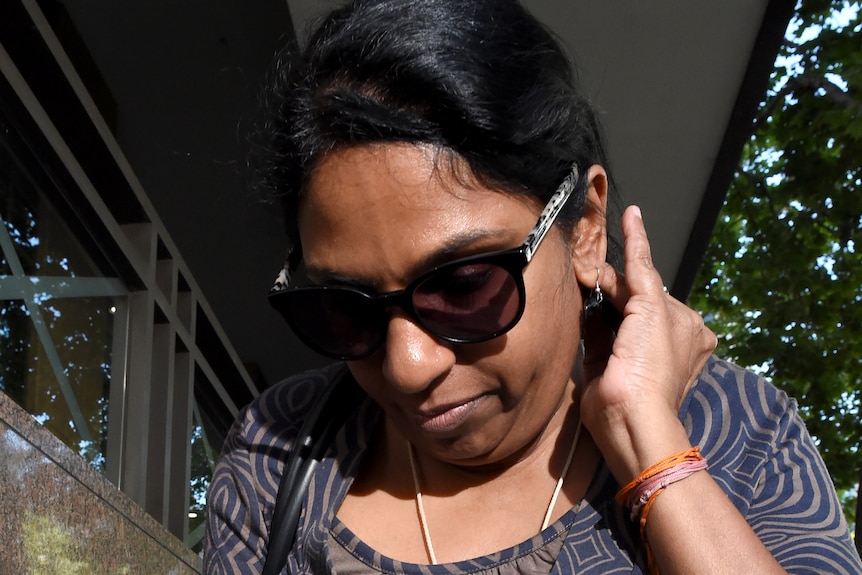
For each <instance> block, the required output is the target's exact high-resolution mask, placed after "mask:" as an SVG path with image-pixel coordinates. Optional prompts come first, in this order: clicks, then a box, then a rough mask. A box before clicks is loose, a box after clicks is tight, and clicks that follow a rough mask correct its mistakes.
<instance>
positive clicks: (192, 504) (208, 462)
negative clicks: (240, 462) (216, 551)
mask: <svg viewBox="0 0 862 575" xmlns="http://www.w3.org/2000/svg"><path fill="white" fill-rule="evenodd" d="M194 419H195V424H194V427H193V428H192V468H191V471H192V473H191V485H190V488H191V489H190V491H189V535H188V540H187V543H188V545H189V547H191V548H192V550H194V551H200V550H201V549H202V547H203V535H204V529H205V527H206V526H205V525H204V515H205V512H206V499H207V489H209V485H210V477H211V476H212V473H213V468H214V467H215V458H216V456H217V452H214V451H213V446H212V445H211V444H210V442H209V441H208V440H207V437H206V433H205V432H204V427H203V426H202V425H201V423H200V421H199V418H198V410H197V409H195V418H194Z"/></svg>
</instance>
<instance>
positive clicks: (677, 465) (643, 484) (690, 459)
mask: <svg viewBox="0 0 862 575" xmlns="http://www.w3.org/2000/svg"><path fill="white" fill-rule="evenodd" d="M706 468H707V464H706V461H705V460H704V459H703V456H702V455H701V454H700V448H699V447H697V446H695V447H691V448H689V449H686V450H684V451H679V452H677V453H672V454H671V455H668V456H667V457H665V458H663V459H661V460H660V461H658V462H657V463H654V464H653V465H650V466H649V467H647V468H646V469H644V470H643V471H642V472H641V473H640V475H638V476H637V477H635V478H634V479H633V480H631V481H630V482H629V483H628V484H627V485H626V486H625V487H623V488H622V489H620V490H619V491H618V492H617V494H616V497H615V498H614V499H615V500H616V502H617V503H619V504H620V505H625V506H626V507H628V508H630V509H631V510H632V521H634V520H636V519H637V518H638V514H639V515H640V533H641V540H643V542H644V546H645V547H646V552H647V562H648V564H649V570H650V572H651V573H654V574H657V573H658V567H657V566H656V564H655V559H654V557H653V554H652V549H651V548H650V544H649V541H648V540H647V536H646V523H647V516H648V515H649V512H650V510H651V509H652V506H653V503H655V500H656V498H657V497H658V494H659V493H661V492H662V491H664V489H665V487H667V486H668V485H670V484H671V483H674V482H676V481H680V480H682V479H685V478H686V477H688V476H689V475H691V474H692V473H696V472H697V471H700V470H703V469H706Z"/></svg>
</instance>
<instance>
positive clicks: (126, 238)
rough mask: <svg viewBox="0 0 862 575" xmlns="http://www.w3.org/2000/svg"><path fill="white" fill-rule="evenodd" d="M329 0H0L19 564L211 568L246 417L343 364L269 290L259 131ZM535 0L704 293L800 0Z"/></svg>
mask: <svg viewBox="0 0 862 575" xmlns="http://www.w3.org/2000/svg"><path fill="white" fill-rule="evenodd" d="M329 4H331V3H319V2H312V1H310V0H303V1H298V0H293V1H290V2H288V3H285V2H283V1H278V0H258V1H257V2H255V3H254V4H253V5H248V4H240V3H230V2H219V3H204V2H184V3H178V2H172V1H170V0H153V1H149V2H138V3H131V2H116V1H115V0H91V1H88V2H61V1H59V0H0V143H2V146H0V218H2V224H3V225H2V226H0V252H2V259H0V428H2V430H3V432H4V433H3V434H2V435H0V454H2V458H3V461H4V464H3V465H2V466H0V469H2V471H0V500H2V501H4V505H3V507H2V509H3V510H2V513H3V524H4V526H5V527H6V528H5V529H4V530H3V531H4V534H3V542H2V548H3V555H2V557H3V558H2V559H0V571H2V572H4V573H16V572H26V571H27V570H28V569H29V570H31V572H37V571H33V569H35V568H37V567H39V566H41V568H43V570H45V571H46V572H74V571H73V569H79V570H83V571H84V572H106V573H107V572H112V573H113V572H116V571H117V570H120V569H122V568H123V567H131V568H132V570H133V571H135V572H154V573H155V572H169V571H170V572H178V573H187V572H188V573H191V572H198V571H199V570H200V564H199V562H198V559H197V557H196V555H195V551H196V550H197V549H198V548H199V543H200V538H201V527H200V526H201V520H202V517H203V506H204V500H203V494H204V492H205V488H206V483H207V477H208V474H209V472H210V470H211V468H212V463H213V460H214V458H215V457H217V454H218V451H219V449H220V446H221V443H222V439H223V437H224V434H225V433H226V430H227V428H228V426H229V425H230V423H231V421H232V420H233V418H234V416H235V415H236V413H237V411H238V410H239V409H240V408H241V407H242V406H243V405H244V404H245V403H247V402H248V401H250V400H251V399H252V398H253V397H254V396H255V395H256V394H257V393H259V391H260V390H261V389H263V388H264V387H265V386H266V385H267V384H268V383H271V382H274V381H276V380H277V379H278V378H280V377H283V376H284V375H286V374H288V373H289V372H292V371H296V370H297V369H301V368H304V367H308V366H312V365H315V364H319V363H321V360H320V359H319V358H316V357H314V356H312V355H310V354H309V353H308V352H305V351H303V350H302V348H301V347H299V346H298V345H297V344H296V342H295V341H294V340H293V339H292V336H290V335H289V333H288V332H287V329H286V328H285V327H284V326H283V325H282V323H281V320H280V319H279V318H278V317H276V315H275V314H274V313H271V312H270V311H269V309H268V306H267V304H266V301H265V292H266V289H267V288H268V287H269V283H270V280H271V279H272V278H273V277H274V274H275V272H276V271H277V269H278V267H279V266H280V263H281V262H280V260H281V257H282V253H281V252H282V245H281V241H282V235H281V224H280V222H279V220H278V215H277V213H278V210H277V209H275V208H274V207H273V206H272V205H267V204H265V203H263V201H262V198H254V197H250V196H249V195H248V194H247V193H245V192H244V190H246V189H247V188H246V186H245V183H246V182H245V176H244V175H243V169H242V164H243V158H244V148H245V147H246V144H245V142H244V138H243V136H242V135H243V134H244V133H245V131H246V129H247V127H248V126H249V125H250V124H251V123H252V120H253V117H254V113H255V109H256V100H255V98H256V93H257V89H258V86H259V85H260V83H261V81H262V79H263V77H264V75H265V70H266V68H267V65H268V62H269V59H270V57H271V54H272V53H273V52H274V50H275V49H276V47H277V46H278V45H279V44H280V43H282V42H284V41H291V40H292V39H293V38H294V37H295V35H294V30H299V34H298V36H299V41H300V42H301V39H302V31H303V30H304V27H305V24H304V22H306V21H307V20H308V19H309V18H312V17H313V16H314V15H315V13H316V12H317V11H318V10H320V9H321V7H322V6H326V5H329ZM527 4H528V5H529V7H530V8H531V9H532V10H533V11H534V12H535V13H536V14H537V15H538V16H540V17H541V18H544V19H545V20H546V21H548V22H552V23H553V25H554V26H553V27H554V28H555V30H557V31H558V32H559V33H560V34H561V35H562V37H563V38H564V39H565V40H566V41H567V43H568V44H569V45H570V47H571V49H572V51H573V53H574V55H575V58H576V60H577V61H578V63H579V66H580V75H581V79H582V83H583V85H584V86H585V89H587V90H588V93H590V94H591V95H592V96H593V97H594V99H595V100H596V101H597V103H598V105H599V107H600V108H601V109H602V110H603V111H604V112H605V114H606V118H607V122H606V123H607V128H608V134H609V141H610V147H611V154H612V157H613V158H614V161H615V162H616V168H617V179H618V181H619V183H620V184H621V187H622V188H623V189H624V190H626V193H627V195H628V197H629V199H630V200H631V201H635V202H637V203H639V204H641V205H642V206H643V207H644V211H645V215H646V221H647V225H648V226H649V227H650V229H651V230H654V234H653V235H652V239H653V243H654V252H655V253H656V255H657V257H656V259H657V263H658V266H659V268H660V270H661V271H662V272H663V275H664V277H665V278H666V281H667V283H668V284H669V285H670V286H672V288H673V291H674V293H676V294H678V295H681V296H684V294H685V293H687V291H688V288H689V286H690V283H691V278H692V277H693V273H694V268H695V267H696V265H697V262H698V261H699V258H700V254H701V252H702V250H703V247H704V245H705V242H706V241H707V239H708V235H709V231H710V229H711V225H712V221H714V218H715V214H716V213H717V210H718V207H719V206H720V203H721V198H722V197H723V193H724V189H725V188H726V186H727V182H728V181H729V179H730V176H731V173H732V171H733V169H734V167H735V165H736V161H737V158H738V156H739V149H740V147H741V145H742V142H743V141H744V140H745V139H746V137H747V135H748V133H747V131H746V130H747V126H748V123H749V121H750V118H751V117H752V114H753V111H754V107H755V106H756V104H757V102H758V101H759V99H760V94H762V92H763V89H764V88H765V83H766V79H767V76H768V73H769V70H770V69H771V65H772V61H773V59H774V56H775V53H776V51H777V46H778V42H779V41H780V39H781V37H782V34H783V31H784V28H785V27H786V24H787V21H788V19H789V17H790V13H791V10H792V4H790V3H789V2H779V1H777V0H771V1H766V0H761V1H756V2H752V1H750V0H734V1H733V2H725V3H721V4H716V5H693V4H692V3H689V2H684V1H682V0H667V1H665V2H662V3H661V4H660V5H659V6H656V5H655V4H651V5H650V6H649V7H648V8H647V7H646V6H640V5H638V6H637V7H634V6H631V5H629V4H625V5H624V4H623V3H622V2H603V3H601V5H600V6H589V7H582V6H578V5H577V3H570V2H567V1H565V0H548V1H539V0H534V1H530V2H527ZM291 16H293V17H294V20H295V22H296V24H297V25H296V26H294V23H293V20H292V19H291ZM27 414H29V415H27ZM46 550H47V551H49V552H48V553H46V552H45V551H46ZM57 561H60V562H61V563H57ZM172 569H173V571H172Z"/></svg>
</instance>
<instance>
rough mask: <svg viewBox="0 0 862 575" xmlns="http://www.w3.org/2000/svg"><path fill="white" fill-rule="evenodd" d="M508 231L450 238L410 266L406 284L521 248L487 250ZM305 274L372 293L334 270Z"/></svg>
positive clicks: (315, 281)
mask: <svg viewBox="0 0 862 575" xmlns="http://www.w3.org/2000/svg"><path fill="white" fill-rule="evenodd" d="M509 231H510V230H508V229H506V230H491V229H481V230H471V231H470V233H467V234H464V235H458V236H454V237H451V238H448V239H447V240H446V242H444V243H443V245H442V246H441V247H440V248H439V249H437V250H436V251H434V252H432V253H430V254H427V255H426V256H424V257H422V258H421V259H419V260H418V261H417V262H415V263H414V264H413V265H411V266H410V269H409V270H408V271H407V273H406V274H405V276H406V277H408V278H410V279H408V281H407V283H408V284H409V283H410V282H411V281H413V279H414V278H416V277H419V276H420V275H421V274H423V273H425V272H427V271H430V270H432V269H434V268H436V267H438V266H441V265H443V264H446V263H449V262H452V261H455V260H459V259H461V258H466V257H470V256H474V255H478V254H482V253H494V252H497V251H502V250H506V249H511V248H514V247H518V246H520V245H521V244H518V246H511V247H509V248H506V247H497V248H491V249H487V244H486V243H485V240H487V239H489V238H499V237H501V236H504V235H505V234H506V232H509ZM483 248H485V249H483ZM305 272H306V277H308V279H309V280H310V281H311V282H312V283H313V284H314V285H341V286H348V287H355V288H363V289H373V286H372V285H370V284H369V283H368V281H366V280H363V279H361V278H357V277H354V276H350V275H346V274H342V273H340V272H337V271H335V270H331V269H326V268H314V267H309V266H306V268H305ZM405 285H406V284H405Z"/></svg>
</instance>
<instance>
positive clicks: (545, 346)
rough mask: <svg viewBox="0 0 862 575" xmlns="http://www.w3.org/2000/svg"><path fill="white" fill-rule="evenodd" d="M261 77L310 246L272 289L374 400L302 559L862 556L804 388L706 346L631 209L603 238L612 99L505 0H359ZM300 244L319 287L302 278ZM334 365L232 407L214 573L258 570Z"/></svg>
mask: <svg viewBox="0 0 862 575" xmlns="http://www.w3.org/2000/svg"><path fill="white" fill-rule="evenodd" d="M272 96H273V99H272V101H271V103H272V104H273V108H274V109H275V110H276V116H275V118H274V119H273V120H272V123H271V125H270V129H271V133H272V138H271V144H272V155H271V159H270V162H269V164H268V166H267V168H266V176H267V177H268V178H269V180H270V183H271V185H272V186H273V187H274V188H275V189H276V190H277V191H278V192H279V193H280V194H281V195H282V196H283V201H284V204H285V206H286V210H285V214H286V219H287V222H288V230H289V234H290V236H291V238H290V239H291V243H292V246H293V247H292V251H291V256H290V258H289V261H290V264H289V265H288V269H287V270H286V273H285V274H284V275H282V276H281V277H280V280H279V282H278V284H277V286H276V290H275V292H274V294H273V295H272V296H271V298H272V301H273V304H274V305H275V306H276V307H277V308H278V309H279V310H280V311H281V312H282V313H283V314H284V315H285V318H286V319H287V320H288V322H289V323H290V324H291V327H292V328H293V329H294V331H295V332H296V333H297V335H298V336H299V337H300V338H301V339H303V340H304V341H305V342H306V343H307V344H309V345H310V346H311V347H313V348H314V349H316V350H317V351H319V352H321V353H324V354H327V355H329V356H331V357H333V358H337V359H342V360H345V361H346V363H347V366H348V368H349V371H350V374H351V375H352V377H353V378H355V380H356V382H357V383H358V384H359V386H360V387H361V388H362V389H363V390H364V392H365V393H367V396H368V397H367V399H365V400H364V401H362V402H360V403H359V404H357V405H355V406H350V407H351V409H350V412H351V413H350V415H349V417H348V419H347V421H346V422H345V423H344V425H343V426H342V428H341V430H340V431H339V434H338V436H337V437H336V438H335V440H333V442H332V445H331V447H330V449H329V450H328V451H327V455H326V457H325V458H324V459H323V461H322V463H321V465H320V467H319V468H318V469H317V471H316V472H315V475H314V478H313V480H312V484H311V487H310V489H309V492H308V494H307V495H306V496H305V499H304V511H303V515H302V517H301V519H300V521H299V525H298V531H297V536H296V544H295V545H294V546H293V548H292V550H291V552H290V555H289V557H288V560H287V565H286V567H285V569H286V571H287V572H290V573H300V572H315V573H329V572H332V573H349V572H387V573H390V572H392V573H395V572H408V573H441V574H442V573H463V572H471V573H473V572H483V573H484V572H499V573H512V572H547V573H550V572H556V573H579V574H580V573H612V572H626V573H629V572H631V573H641V572H647V571H649V570H652V571H658V570H660V571H661V572H662V573H742V572H745V573H759V574H760V573H784V572H797V573H811V572H816V573H859V572H862V565H860V563H859V558H858V556H856V553H855V550H854V548H853V545H852V543H851V541H850V538H849V535H848V531H847V526H846V524H845V523H844V522H843V519H842V516H841V512H840V507H839V505H838V501H837V498H836V496H835V493H834V490H833V488H832V486H831V483H830V481H829V477H828V474H827V473H826V470H825V469H824V467H823V464H822V461H821V460H820V458H819V456H818V455H817V453H816V450H815V448H814V446H813V444H812V442H811V439H810V437H809V436H808V435H807V433H806V431H805V429H804V426H803V425H802V423H801V421H800V419H799V417H798V415H797V414H796V411H795V404H794V403H793V402H792V401H791V400H789V399H788V398H787V397H786V396H785V395H784V394H783V393H781V392H779V391H778V390H776V389H775V388H773V387H771V386H770V385H769V384H767V383H766V382H764V381H762V380H760V379H758V378H757V377H755V376H754V375H753V374H750V373H746V372H744V371H742V370H740V369H739V368H737V367H735V366H732V365H729V364H727V363H725V362H722V361H720V360H718V359H717V358H714V357H711V356H710V353H711V351H712V349H713V348H714V346H715V341H716V340H715V336H714V334H712V333H711V332H710V331H709V330H708V329H707V328H705V327H704V326H703V322H702V320H701V319H700V317H699V316H698V314H696V313H695V312H693V311H691V310H689V309H687V308H685V306H683V305H682V304H681V303H679V302H677V301H675V300H674V299H673V298H671V297H670V296H668V295H666V293H665V292H664V290H663V288H662V281H661V278H660V277H659V275H658V274H657V272H656V271H655V269H654V268H653V267H652V265H651V260H650V249H649V243H648V241H647V237H646V233H645V231H644V227H643V221H642V219H641V217H640V212H639V210H638V209H637V208H635V207H630V208H628V209H627V210H626V211H625V212H624V213H623V214H622V218H621V222H622V226H621V232H622V237H623V240H624V248H623V249H622V254H618V255H617V256H616V257H615V256H614V254H613V253H609V245H610V246H611V247H610V251H611V252H613V247H614V245H615V244H614V243H613V242H609V241H608V237H609V235H608V232H607V228H606V222H608V221H614V220H617V219H618V218H617V217H615V216H606V213H607V210H608V203H609V201H610V198H609V195H610V194H611V192H612V190H611V186H610V177H609V175H608V172H607V168H606V166H607V159H606V157H605V152H604V148H603V145H602V139H601V135H600V130H599V127H598V124H597V122H596V119H595V115H594V114H593V112H592V110H591V109H590V106H589V105H588V103H587V102H586V101H585V100H584V98H583V97H581V96H580V95H579V94H578V93H577V89H576V87H575V82H574V80H573V77H572V74H571V71H570V64H569V62H568V60H567V59H566V58H565V56H564V55H563V53H562V51H561V49H560V47H559V46H558V45H557V44H556V43H555V41H554V40H553V39H552V37H551V36H550V35H549V34H548V32H547V31H546V30H545V29H544V28H542V26H540V25H539V24H538V23H537V22H536V21H535V20H534V19H533V18H532V17H531V16H530V15H528V14H527V13H526V12H525V11H524V10H523V9H522V8H521V7H520V6H519V5H518V4H517V2H515V1H513V0H488V1H484V2H482V1H478V0H472V1H466V0H455V1H453V0H422V1H415V0H367V1H364V0H357V1H355V2H353V4H351V5H350V6H347V7H345V8H343V9H340V10H336V11H335V12H333V13H332V14H330V15H329V16H328V17H327V18H326V19H325V20H324V21H323V22H322V24H321V25H320V27H319V28H318V30H317V32H316V33H315V34H314V35H313V36H312V38H311V39H310V42H309V45H308V47H307V48H306V50H305V51H304V54H303V55H302V57H301V58H299V59H296V60H294V59H291V58H289V57H288V56H287V55H285V56H283V57H282V58H281V59H279V61H278V62H277V77H276V80H275V82H274V88H273V90H272ZM620 256H621V257H620ZM300 257H301V259H302V262H303V264H304V267H305V273H306V274H307V277H308V280H309V286H310V287H305V288H295V287H294V286H292V285H289V284H290V281H289V277H290V275H291V273H292V272H293V271H295V267H296V264H297V262H298V261H299V259H300ZM607 261H618V262H619V264H618V265H619V266H620V268H621V272H622V273H620V272H618V271H617V270H616V269H615V268H614V267H613V266H612V265H611V264H609V263H606V262H607ZM381 294H386V295H381ZM603 300H604V303H603ZM602 309H604V311H605V312H607V311H610V310H613V309H616V310H620V312H621V313H619V314H616V315H617V318H618V319H608V318H613V316H614V314H613V313H610V314H609V313H601V312H600V310H602ZM619 318H621V321H620V320H619ZM336 373H338V367H337V366H336V367H333V368H328V369H324V370H321V371H318V372H313V373H309V374H303V375H300V376H297V377H294V378H292V379H290V380H288V381H287V382H284V383H282V384H280V385H278V386H275V387H274V388H272V389H270V390H268V391H267V392H265V393H264V394H263V395H262V396H261V397H260V398H259V399H258V400H256V401H255V402H254V403H253V404H252V405H251V406H249V407H248V408H247V409H246V411H245V412H244V414H243V416H242V418H241V419H240V420H239V421H238V422H237V424H236V426H235V427H234V429H233V430H232V432H231V435H230V437H229V439H228V441H227V443H226V446H225V451H224V453H223V455H222V458H221V460H220V462H219V465H218V467H217V470H216V473H215V476H214V478H213V483H212V487H211V491H210V497H209V513H210V517H209V530H208V537H207V548H206V552H205V567H206V571H207V573H259V572H261V570H262V568H263V562H264V560H265V558H266V557H267V555H268V552H269V550H268V544H269V541H270V535H271V528H272V526H271V518H272V513H273V507H274V503H275V499H276V491H277V488H278V483H279V478H280V476H281V475H282V469H283V465H284V461H285V460H286V458H287V452H288V450H289V449H290V445H291V441H292V439H293V438H294V437H296V434H297V430H298V428H299V426H300V425H301V424H302V421H303V419H304V417H305V416H306V414H307V412H308V409H309V406H310V405H311V403H312V402H313V400H314V398H315V397H316V396H318V395H320V393H321V389H322V388H323V387H324V386H325V384H326V382H327V381H329V380H331V379H333V378H335V377H336V375H335V374H336ZM707 466H708V469H706V468H707ZM435 564H436V565H435Z"/></svg>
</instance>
